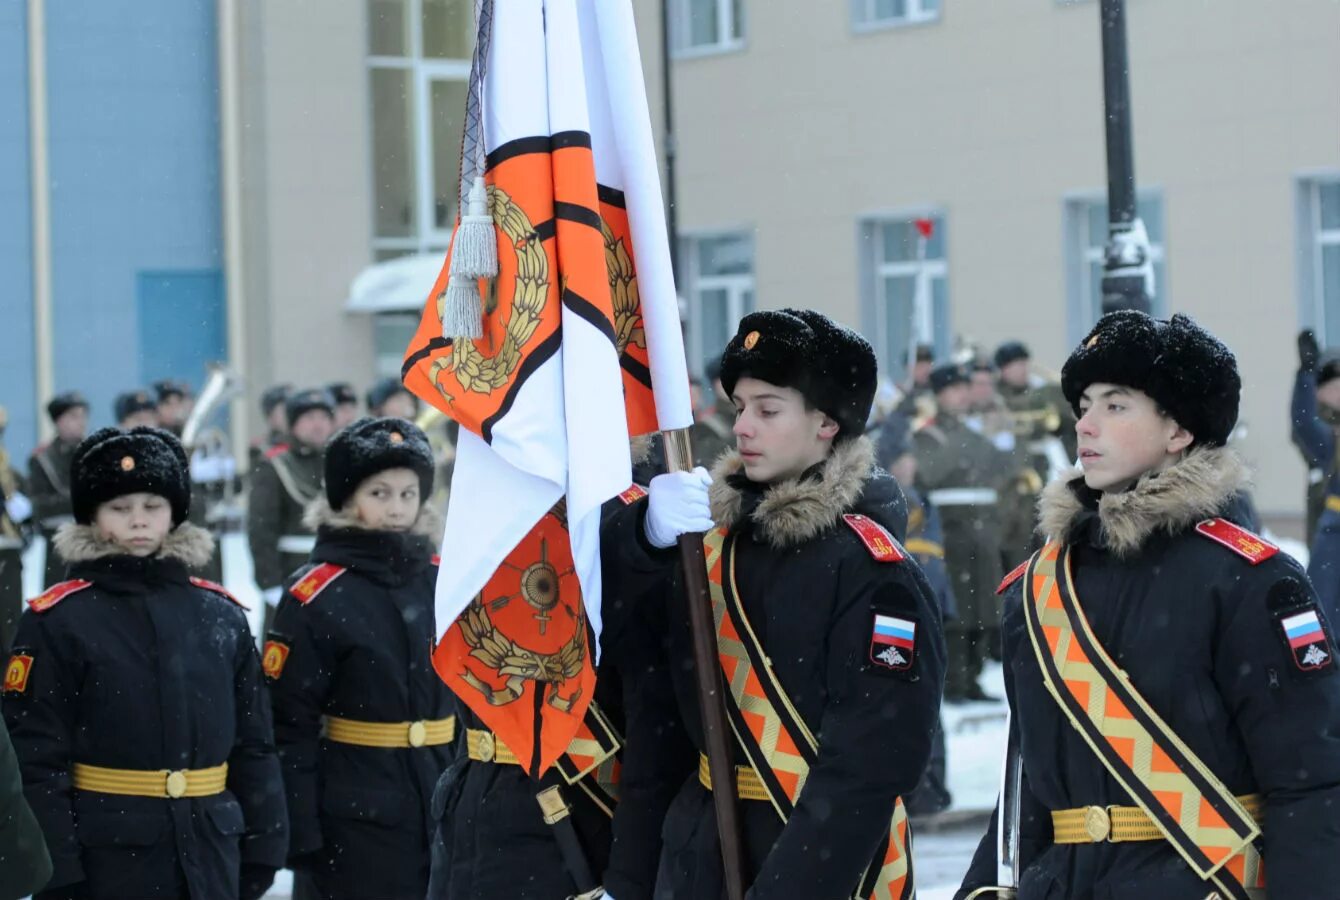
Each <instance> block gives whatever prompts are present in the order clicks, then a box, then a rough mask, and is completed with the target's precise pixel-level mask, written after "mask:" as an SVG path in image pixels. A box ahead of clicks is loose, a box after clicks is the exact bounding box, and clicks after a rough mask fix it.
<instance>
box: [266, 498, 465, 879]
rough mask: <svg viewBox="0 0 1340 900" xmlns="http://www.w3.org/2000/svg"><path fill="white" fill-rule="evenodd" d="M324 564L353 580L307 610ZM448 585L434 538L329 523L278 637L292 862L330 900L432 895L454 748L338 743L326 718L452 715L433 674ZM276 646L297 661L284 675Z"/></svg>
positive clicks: (275, 688) (337, 584)
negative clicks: (445, 778)
mask: <svg viewBox="0 0 1340 900" xmlns="http://www.w3.org/2000/svg"><path fill="white" fill-rule="evenodd" d="M332 518H333V517H327V519H328V521H330V520H331V519H332ZM320 563H332V564H334V565H336V566H340V567H343V568H344V571H343V572H342V573H340V574H338V575H336V576H335V577H334V579H333V580H331V581H329V582H327V583H325V586H324V588H323V589H322V590H321V591H320V593H318V594H316V595H315V596H314V597H313V598H312V599H311V600H310V601H309V602H307V603H306V604H303V603H300V602H299V601H298V600H297V599H296V598H295V597H294V595H293V594H292V593H291V591H292V590H293V587H294V585H295V584H296V583H297V582H298V581H300V580H301V579H302V578H303V576H305V575H306V574H307V573H308V572H309V571H311V569H312V568H313V567H314V566H315V565H317V564H320ZM436 581H437V566H436V565H435V563H434V561H433V548H432V545H431V543H430V542H429V539H428V538H427V537H424V536H422V535H417V534H398V533H394V532H386V531H369V530H366V529H361V528H355V527H348V526H347V524H346V525H345V526H344V527H339V526H336V525H332V524H325V525H322V526H321V527H320V528H319V530H318V531H317V543H316V547H315V549H314V550H313V551H312V557H311V565H308V566H305V567H303V568H302V569H299V570H298V572H297V573H295V574H294V575H293V576H292V577H291V578H290V579H289V580H288V583H287V586H286V589H285V592H284V596H283V599H282V600H281V601H280V604H279V609H278V611H277V612H276V613H275V618H274V622H273V623H272V625H271V629H270V632H269V633H268V634H267V636H266V649H267V653H269V654H270V655H269V656H268V657H267V658H268V659H269V660H271V662H270V664H269V665H268V666H267V673H266V674H267V676H268V677H269V682H270V692H271V696H272V697H273V699H274V711H275V736H276V739H277V741H278V744H279V755H280V759H281V760H282V762H283V770H284V786H285V790H286V793H287V796H288V804H289V815H290V817H291V819H292V823H293V838H292V844H291V848H290V851H289V852H290V859H291V861H292V863H293V865H294V866H296V867H298V868H301V869H302V870H304V871H306V872H308V873H310V874H311V875H312V877H313V878H314V879H315V880H316V883H317V886H318V888H319V889H320V890H321V892H322V894H323V896H326V897H345V898H367V900H397V898H410V897H413V898H419V900H421V898H422V897H423V896H424V893H425V891H426V890H427V886H428V870H429V837H430V814H429V808H430V804H431V800H432V795H433V786H434V784H435V783H436V781H437V778H438V775H439V774H441V772H442V770H443V769H444V768H446V766H447V764H448V763H449V762H450V760H451V756H452V752H453V747H452V745H450V744H442V745H435V746H424V747H418V748H408V747H407V748H403V749H400V748H382V747H362V746H355V745H351V744H344V743H337V742H334V741H330V740H327V739H325V738H323V737H322V717H323V716H325V715H333V716H339V717H341V718H347V719H356V720H359V721H363V722H415V721H419V720H433V719H445V718H447V717H448V716H450V715H451V714H452V712H453V700H452V695H451V691H450V690H449V689H448V688H447V686H446V685H445V684H443V682H442V681H441V679H439V678H438V676H437V673H436V672H434V671H433V667H432V658H431V657H432V648H433V640H434V634H435V632H434V630H433V591H434V585H435V583H436ZM272 642H273V643H274V644H278V645H281V646H282V648H284V651H285V652H286V654H287V655H286V657H285V658H284V659H283V661H282V666H279V665H276V662H275V660H276V656H275V654H274V652H273V650H272V649H271V643H272Z"/></svg>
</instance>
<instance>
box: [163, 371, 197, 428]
mask: <svg viewBox="0 0 1340 900" xmlns="http://www.w3.org/2000/svg"><path fill="white" fill-rule="evenodd" d="M154 392H155V394H157V399H158V405H157V412H158V427H159V428H165V429H167V430H168V431H170V432H172V433H173V434H175V435H176V436H177V437H181V429H182V426H184V425H185V424H186V417H187V416H189V415H190V414H191V402H190V400H189V399H188V398H189V396H190V389H189V388H188V387H187V386H186V385H185V384H184V383H182V382H180V381H173V380H171V379H169V378H164V379H163V380H162V381H155V382H154Z"/></svg>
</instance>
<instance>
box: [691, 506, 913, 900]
mask: <svg viewBox="0 0 1340 900" xmlns="http://www.w3.org/2000/svg"><path fill="white" fill-rule="evenodd" d="M703 545H704V547H705V548H706V553H707V579H708V587H709V589H710V593H711V597H712V617H713V620H714V621H715V624H716V639H717V653H718V656H719V658H720V660H721V671H722V675H723V677H724V679H725V682H726V686H727V690H726V701H727V702H726V712H727V715H728V717H729V718H730V722H731V729H732V730H733V731H734V732H735V737H736V740H737V741H738V743H739V746H740V748H741V749H742V750H743V751H744V754H745V757H746V758H747V759H748V760H749V764H750V766H752V767H753V769H754V770H755V771H756V772H757V773H758V776H759V780H760V782H761V783H762V784H763V787H764V789H765V791H766V792H767V795H768V799H769V800H770V801H771V803H772V805H773V808H774V809H776V810H777V814H778V815H779V816H781V818H782V821H783V822H785V821H787V820H788V819H789V818H790V816H791V812H792V810H793V809H795V805H796V802H797V801H798V800H799V798H800V792H801V791H802V790H803V789H804V787H805V781H806V779H807V778H808V777H809V773H810V767H811V766H812V765H814V763H815V761H816V760H817V759H818V755H819V742H818V741H817V740H816V739H815V737H814V734H813V733H812V732H811V731H810V729H809V727H808V726H807V725H806V724H805V722H804V720H803V719H801V717H800V714H799V713H798V712H797V711H796V708H795V707H794V706H793V705H792V703H791V700H790V698H788V697H787V695H786V692H785V691H784V690H783V689H782V685H781V682H780V681H778V679H777V675H776V673H775V672H774V671H773V670H772V665H771V663H769V662H768V658H767V654H766V653H764V652H763V647H762V646H761V645H760V644H759V641H758V637H757V636H756V635H755V634H754V630H753V628H752V627H751V626H750V624H749V619H748V618H747V617H746V616H745V614H744V607H743V606H742V605H741V604H740V600H739V593H738V591H737V589H736V583H735V553H734V538H731V537H729V536H728V534H727V532H726V530H725V529H724V528H718V529H716V530H715V531H712V532H710V533H709V534H707V535H706V536H704V538H703ZM746 711H747V713H748V715H746V714H745V713H746ZM911 838H912V835H911V830H910V827H909V824H908V821H907V811H906V810H905V809H904V807H903V801H902V799H901V798H899V799H898V800H897V801H896V803H895V805H894V812H893V818H892V820H891V821H890V823H889V834H888V837H887V838H885V839H884V841H883V842H882V843H881V846H880V849H879V852H878V853H877V854H876V856H875V859H874V860H873V861H872V862H871V864H870V867H869V869H867V871H866V873H865V875H864V876H863V877H862V879H861V882H860V884H859V885H858V886H857V890H856V892H855V893H854V894H853V897H854V898H856V900H864V898H871V900H909V898H911V897H913V896H915V891H914V889H913V883H912V858H911V855H910V854H909V850H910V849H911Z"/></svg>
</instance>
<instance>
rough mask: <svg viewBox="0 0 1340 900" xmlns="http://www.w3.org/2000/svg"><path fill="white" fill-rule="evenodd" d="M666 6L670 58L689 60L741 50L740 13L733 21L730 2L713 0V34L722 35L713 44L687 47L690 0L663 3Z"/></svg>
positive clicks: (674, 0) (742, 35) (742, 14)
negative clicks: (714, 27)
mask: <svg viewBox="0 0 1340 900" xmlns="http://www.w3.org/2000/svg"><path fill="white" fill-rule="evenodd" d="M665 2H667V3H669V4H670V56H671V58H672V59H693V58H695V57H699V56H715V55H717V54H720V53H733V52H735V51H737V50H742V49H744V10H743V7H742V8H741V11H740V20H739V21H736V19H735V4H734V2H733V0H716V5H717V32H718V33H719V34H720V35H721V36H722V37H721V39H720V40H718V41H717V42H716V43H715V44H689V43H688V41H689V35H691V34H692V33H693V25H692V22H691V21H690V19H691V15H690V12H691V10H690V6H689V3H690V0H665Z"/></svg>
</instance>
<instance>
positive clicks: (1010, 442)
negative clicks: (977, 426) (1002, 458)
mask: <svg viewBox="0 0 1340 900" xmlns="http://www.w3.org/2000/svg"><path fill="white" fill-rule="evenodd" d="M991 443H993V444H995V445H996V449H997V450H999V451H1000V452H1001V453H1013V452H1014V432H1013V431H1001V432H998V433H997V434H996V436H995V437H993V438H992V439H991Z"/></svg>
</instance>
